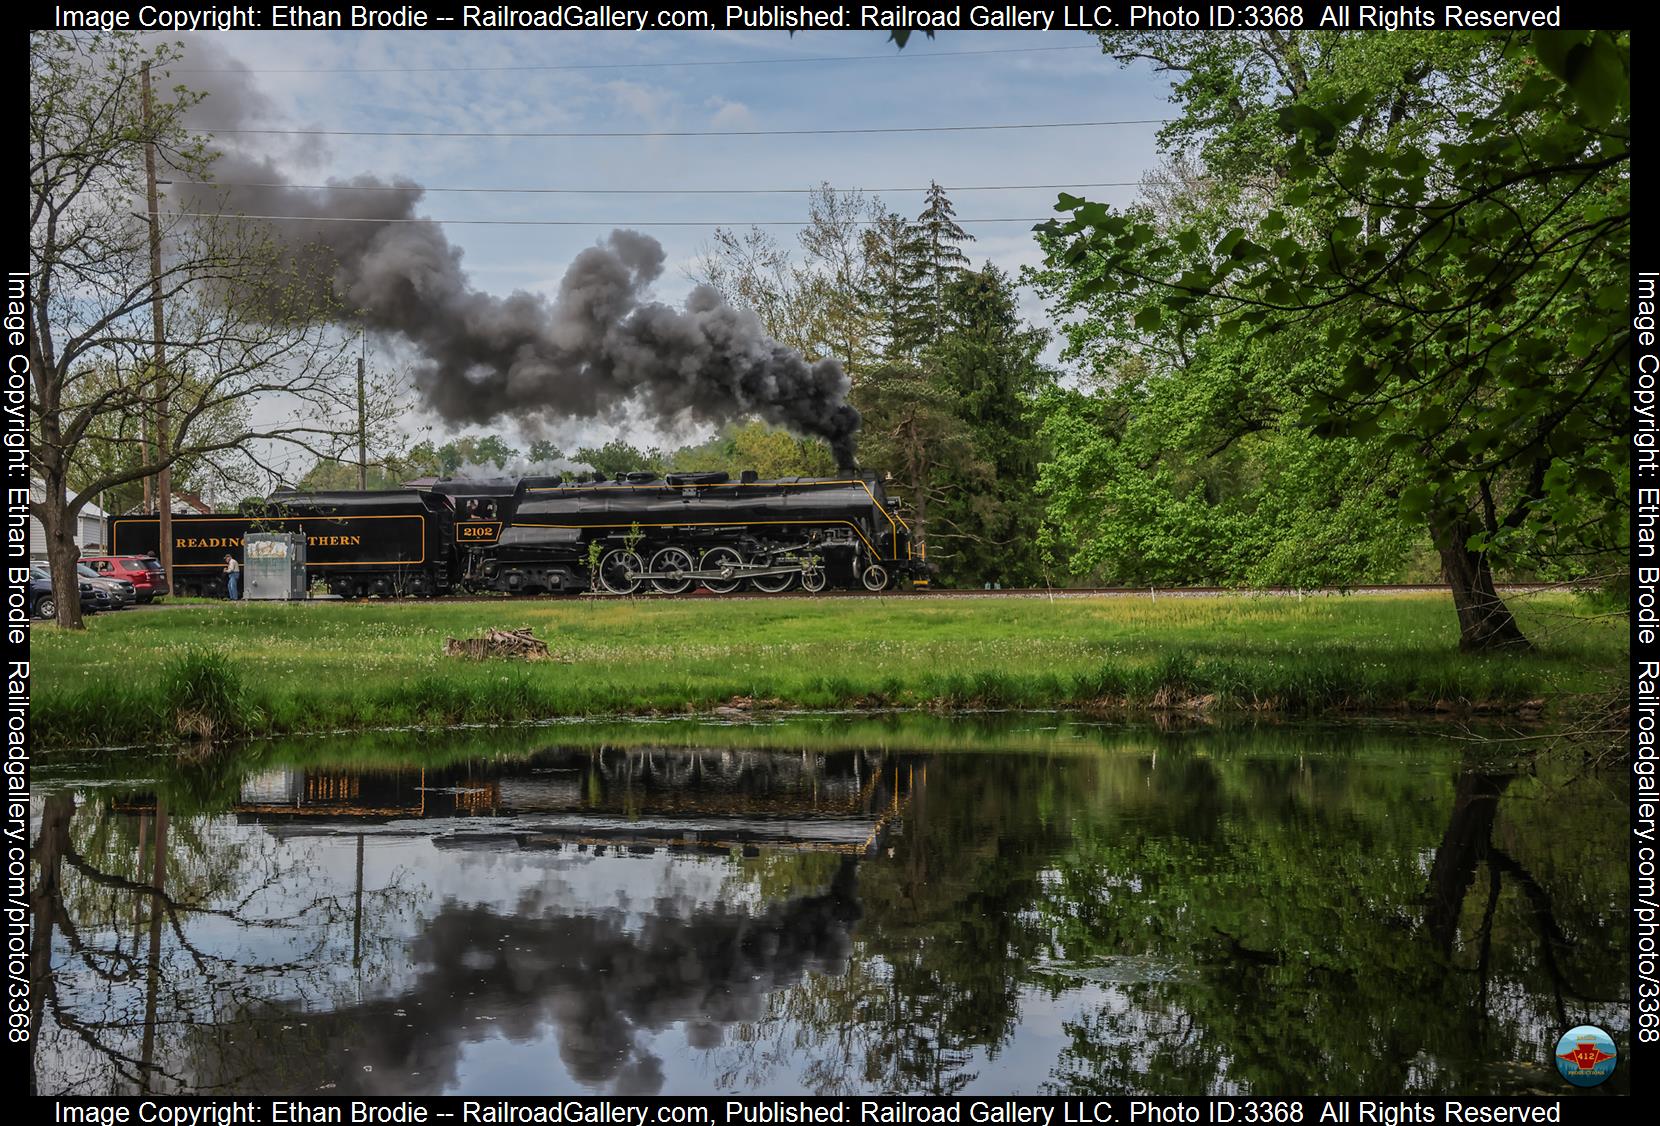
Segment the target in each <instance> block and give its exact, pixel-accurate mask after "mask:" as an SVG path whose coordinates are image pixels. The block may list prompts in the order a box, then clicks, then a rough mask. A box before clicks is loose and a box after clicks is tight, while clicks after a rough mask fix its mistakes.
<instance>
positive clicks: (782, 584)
mask: <svg viewBox="0 0 1660 1126" xmlns="http://www.w3.org/2000/svg"><path fill="white" fill-rule="evenodd" d="M749 562H750V565H751V566H753V567H770V566H772V565H773V560H772V559H771V558H770V557H769V556H765V555H757V556H756V557H755V558H754V559H751V560H750V561H749ZM749 582H750V585H751V586H753V587H754V588H755V589H756V590H758V591H760V592H761V593H763V594H782V593H784V592H785V591H786V590H789V589H790V584H791V583H793V582H795V574H794V572H790V573H788V574H783V575H756V576H755V577H753V578H751V579H750V580H749Z"/></svg>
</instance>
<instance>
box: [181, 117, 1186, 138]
mask: <svg viewBox="0 0 1660 1126" xmlns="http://www.w3.org/2000/svg"><path fill="white" fill-rule="evenodd" d="M1169 120H1170V119H1169V118H1164V117H1142V118H1129V119H1125V120H1122V121H1039V122H1026V123H1022V124H1016V125H888V126H865V127H861V128H857V129H694V130H665V129H659V130H647V131H644V132H623V131H615V132H558V133H540V132H534V133H533V132H523V133H521V132H502V133H482V132H473V131H465V132H453V133H451V132H427V131H422V130H415V129H221V128H218V127H217V126H212V125H192V126H190V128H192V129H199V130H201V131H203V132H206V133H258V134H281V135H283V136H304V137H486V138H489V137H500V138H505V139H521V140H522V139H525V138H567V139H568V138H577V137H823V136H839V135H846V134H852V133H985V132H993V131H999V130H1011V129H1093V128H1098V127H1100V126H1105V125H1163V124H1166V123H1167V122H1168V121H1169Z"/></svg>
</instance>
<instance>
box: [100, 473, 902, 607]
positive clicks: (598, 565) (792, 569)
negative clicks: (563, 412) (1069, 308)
mask: <svg viewBox="0 0 1660 1126" xmlns="http://www.w3.org/2000/svg"><path fill="white" fill-rule="evenodd" d="M596 477H597V475H596ZM250 531H286V532H301V533H302V534H304V535H305V536H306V542H307V554H306V565H307V575H308V578H309V579H310V581H312V582H314V583H315V582H318V581H321V582H323V583H326V584H327V586H328V588H329V590H330V591H331V592H332V593H334V594H338V595H340V596H342V597H346V598H353V597H367V596H380V597H402V596H432V595H441V594H447V593H450V592H452V591H486V590H494V591H502V592H506V593H513V594H539V593H581V592H585V591H590V590H591V591H594V592H596V593H606V594H633V593H636V592H640V591H658V592H662V593H665V594H682V593H685V592H687V591H690V590H694V589H696V588H698V587H700V586H701V587H704V588H706V589H708V590H710V591H712V592H714V593H716V594H728V593H731V592H733V591H736V590H739V589H743V588H747V589H753V590H760V591H766V592H769V593H776V592H781V591H785V590H788V589H790V588H791V587H793V586H796V585H798V584H799V586H800V587H801V588H802V589H803V590H806V591H807V592H809V593H817V592H818V591H821V590H824V589H826V588H827V587H838V588H850V589H864V590H871V591H879V590H885V589H888V588H889V587H891V586H894V585H896V584H898V583H901V582H905V581H910V582H914V583H916V584H918V585H924V584H926V582H927V576H928V570H929V568H928V564H927V562H926V558H925V552H924V550H923V547H922V545H921V544H920V543H917V542H915V540H914V538H913V537H912V535H911V530H910V528H909V526H908V525H906V523H905V521H904V520H903V519H902V518H901V517H900V516H899V513H898V511H897V505H895V503H894V502H893V501H892V500H890V499H889V498H888V497H887V495H886V493H885V492H884V491H883V489H882V486H881V483H880V482H879V481H878V480H877V479H876V477H875V476H873V475H871V474H844V475H843V476H841V477H836V478H809V477H796V478H787V479H783V480H774V481H762V480H759V479H757V478H756V475H755V474H754V473H748V472H746V473H744V474H743V475H742V477H741V479H740V480H738V481H732V480H730V479H729V477H728V476H727V475H726V474H725V473H680V474H670V475H669V476H667V477H658V476H656V475H655V474H650V473H631V474H627V475H625V476H624V477H623V478H621V479H620V480H616V481H607V480H605V479H604V478H597V479H595V480H592V481H576V482H569V481H563V480H561V479H559V478H548V477H540V478H539V477H530V478H524V479H522V480H518V481H483V482H480V481H450V480H441V481H438V482H436V483H433V484H431V485H429V486H426V487H422V488H410V489H401V490H390V491H383V492H327V493H304V492H296V491H282V492H277V493H273V494H272V495H271V496H270V497H268V498H267V499H266V501H265V502H264V503H263V504H261V505H258V506H253V507H250V508H248V509H247V510H245V511H244V512H241V513H234V514H232V513H224V514H218V513H215V514H211V515H206V516H175V517H174V518H173V570H174V574H175V576H176V589H178V590H179V592H180V593H182V594H202V595H208V596H210V597H211V596H218V595H220V594H222V593H223V591H224V576H223V569H224V556H225V555H226V554H227V553H229V554H231V555H234V556H236V557H237V558H238V559H240V558H241V554H242V538H243V536H245V535H246V534H247V533H248V532H250ZM111 540H112V549H113V551H114V552H116V553H118V554H146V553H151V552H154V551H156V549H157V546H158V545H159V542H160V540H159V527H158V521H157V518H156V517H154V516H132V517H121V518H118V519H116V520H114V521H112V522H111Z"/></svg>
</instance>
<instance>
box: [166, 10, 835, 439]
mask: <svg viewBox="0 0 1660 1126" xmlns="http://www.w3.org/2000/svg"><path fill="white" fill-rule="evenodd" d="M204 59H207V60H211V61H206V62H204V61H203V60H204ZM186 65H188V66H190V67H192V68H198V67H200V68H213V69H212V72H211V74H207V73H203V74H201V75H198V74H188V75H181V76H180V77H181V78H183V79H187V80H189V79H196V78H198V77H201V78H207V79H210V81H209V82H207V83H205V84H206V85H208V86H210V87H211V89H209V91H208V97H207V98H206V99H204V101H203V102H202V104H201V106H200V107H199V108H198V110H197V111H196V116H199V117H200V118H201V119H202V120H203V121H204V122H207V121H211V123H212V124H214V125H218V126H219V127H220V128H222V129H231V128H235V127H237V126H238V125H240V124H242V123H243V122H244V121H245V120H247V119H248V118H249V116H250V115H251V114H253V113H254V112H255V111H256V110H258V109H260V108H263V107H264V106H266V105H268V103H267V102H266V100H265V99H264V98H263V96H262V95H260V94H259V93H258V91H257V90H256V89H255V88H254V87H253V85H252V82H251V76H250V75H249V74H248V72H247V71H246V69H245V68H240V67H239V64H236V63H235V62H234V60H230V59H229V58H228V57H227V56H225V55H224V54H223V52H222V51H220V50H219V49H218V48H217V47H216V46H215V45H214V44H212V43H207V42H203V41H201V40H198V41H196V42H194V43H192V44H191V45H190V55H189V62H188V63H187V64H186ZM191 84H192V85H204V83H202V82H193V83H191ZM209 128H211V126H209ZM214 144H215V146H216V148H218V150H219V156H218V158H217V159H216V160H215V161H214V164H213V176H214V178H215V180H216V181H217V183H218V184H219V185H224V186H223V187H219V186H215V185H205V186H204V185H196V186H191V185H181V186H180V187H179V188H176V189H175V190H177V191H179V192H181V202H182V203H183V204H184V205H185V206H186V207H187V208H188V209H193V210H195V209H206V208H209V207H212V208H222V209H224V210H226V211H229V212H233V213H237V214H242V215H250V216H254V215H271V216H289V215H292V216H316V217H318V219H319V220H320V221H318V222H311V223H308V222H305V221H303V220H279V221H275V222H272V223H271V224H270V226H271V228H272V231H273V235H274V237H275V238H277V239H278V240H279V242H280V244H281V245H282V247H283V248H284V250H285V252H286V253H287V254H288V255H289V256H290V258H291V264H292V267H293V269H294V272H295V274H296V275H297V276H299V277H300V278H302V279H305V280H306V281H307V283H308V284H312V285H316V286H318V287H324V288H326V289H327V290H328V291H329V297H330V298H331V299H332V301H333V302H335V303H336V305H337V307H338V308H339V309H340V310H341V316H342V319H343V320H350V321H351V322H352V323H361V324H362V325H363V326H364V327H365V328H367V329H369V330H370V331H373V332H380V333H389V334H393V335H396V336H398V337H401V338H402V339H404V340H406V341H408V342H409V343H410V344H412V345H413V346H414V347H415V349H416V350H417V352H418V353H419V355H420V357H421V362H420V365H419V366H418V368H417V371H416V385H417V387H418V389H419V390H420V392H421V395H422V397H423V398H424V400H425V402H426V403H427V405H428V406H429V407H431V408H432V409H433V410H434V411H436V412H437V413H438V414H439V415H441V416H442V417H444V418H446V419H448V420H450V421H452V422H457V423H488V422H491V421H494V420H496V419H498V418H501V417H503V416H509V417H512V418H514V419H517V420H519V421H531V420H536V421H553V420H557V419H560V418H595V417H602V416H612V415H615V414H616V413H617V412H618V411H619V409H620V408H622V407H624V406H625V405H636V406H638V407H639V408H641V409H644V410H645V411H647V412H648V413H649V414H650V415H651V416H653V417H654V418H657V419H660V420H662V421H664V422H666V423H670V424H673V423H675V422H679V421H681V420H685V419H691V420H696V421H701V422H706V423H720V422H725V421H728V420H731V419H735V418H739V417H742V416H745V415H755V416H757V417H759V418H761V419H763V420H765V421H766V422H769V423H773V424H774V425H778V426H783V427H786V428H788V429H790V430H793V431H795V432H796V433H799V434H804V435H809V436H813V437H819V438H823V439H824V440H825V441H826V442H828V443H829V445H830V448H831V450H832V451H833V452H834V453H835V456H836V463H837V464H838V465H839V466H842V467H843V468H851V467H852V466H853V465H854V435H855V433H856V431H857V430H858V428H859V412H858V411H857V410H855V409H854V408H853V407H852V406H851V405H850V404H849V403H848V401H847V394H848V379H847V374H846V372H845V371H843V370H842V366H841V364H840V363H838V362H837V361H835V360H833V359H823V360H817V361H812V362H809V361H808V360H807V359H805V358H804V357H803V356H802V355H801V353H799V352H797V351H796V350H794V349H793V348H788V347H785V346H784V345H782V344H780V343H778V342H777V341H776V340H774V339H772V338H771V337H770V336H768V335H767V333H766V330H765V329H764V328H763V327H762V325H761V322H760V320H759V318H757V317H756V316H755V315H754V314H753V313H751V312H749V311H748V310H745V309H738V308H734V307H733V306H731V305H729V304H727V303H726V302H725V301H724V300H723V299H722V298H721V296H720V294H718V293H717V292H716V291H715V290H713V289H711V288H710V287H708V286H702V285H700V286H697V287H695V288H694V289H693V290H692V291H691V294H690V295H689V296H688V297H687V298H686V303H685V306H684V307H683V308H679V309H675V308H672V307H670V306H668V305H664V304H661V303H658V302H654V301H651V300H649V298H648V293H649V290H650V287H651V286H652V284H653V283H654V282H656V281H657V280H658V279H659V278H660V277H661V276H662V273H663V264H664V252H663V248H662V246H661V245H660V244H659V243H658V242H657V240H656V239H653V238H651V237H650V236H649V235H644V234H641V233H640V232H638V231H629V230H614V231H612V232H611V234H610V235H608V236H607V237H606V238H605V239H604V240H603V241H602V242H601V243H600V244H599V245H597V246H593V247H589V248H588V249H586V250H584V251H582V252H581V253H580V254H578V255H577V256H576V259H575V261H573V262H572V263H571V265H570V267H569V268H568V269H567V270H566V271H565V276H564V279H563V280H562V281H561V282H560V285H559V292H558V294H557V296H555V297H554V299H553V300H551V301H549V300H547V299H546V298H544V297H541V296H539V295H537V294H532V293H526V292H523V291H519V292H516V293H513V294H511V295H509V296H507V297H497V296H495V295H493V294H488V293H481V292H480V291H478V290H477V289H475V288H473V286H472V285H471V283H470V282H469V280H468V277H467V274H466V272H465V271H464V270H463V269H462V267H461V250H460V249H459V248H458V247H456V246H453V245H451V243H450V242H449V240H448V239H447V238H446V237H445V236H444V232H443V230H442V229H441V227H440V226H439V225H438V224H437V223H433V222H430V221H427V220H423V219H420V218H419V217H418V216H417V215H416V205H417V204H418V203H419V202H420V200H421V197H422V194H423V192H422V189H421V187H420V185H418V184H415V183H413V182H410V181H406V180H399V181H383V180H379V179H377V178H375V177H372V176H359V177H356V178H354V179H352V180H346V181H331V183H339V184H341V185H352V186H355V188H356V190H352V188H349V187H348V188H344V189H343V190H332V191H331V190H326V189H307V188H301V187H294V186H292V178H291V177H290V176H289V175H288V174H287V173H286V172H285V171H284V169H282V168H281V167H280V166H279V164H278V161H277V160H276V159H275V158H273V156H272V155H270V154H268V153H248V152H244V151H241V150H239V148H238V147H237V146H236V144H235V143H234V142H226V141H225V140H224V139H223V135H222V136H221V137H216V138H215V141H214ZM240 185H262V186H252V187H250V186H240ZM364 189H371V190H364ZM386 189H397V190H386ZM341 220H352V221H341Z"/></svg>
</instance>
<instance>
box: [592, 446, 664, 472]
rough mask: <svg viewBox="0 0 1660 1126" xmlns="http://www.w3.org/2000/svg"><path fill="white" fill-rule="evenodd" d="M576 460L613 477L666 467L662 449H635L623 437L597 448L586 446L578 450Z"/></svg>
mask: <svg viewBox="0 0 1660 1126" xmlns="http://www.w3.org/2000/svg"><path fill="white" fill-rule="evenodd" d="M576 460H577V461H579V462H582V463H583V464H585V465H588V466H590V467H592V468H593V469H596V470H598V471H599V472H601V473H603V474H605V475H606V476H607V477H611V478H616V477H621V476H622V475H623V474H624V473H662V472H663V470H664V468H665V466H664V464H663V451H662V450H659V449H657V448H656V447H653V448H651V449H648V450H639V449H635V448H634V447H633V446H631V445H629V444H628V443H627V442H625V441H623V440H622V439H621V438H613V439H611V440H610V441H609V442H607V443H605V445H603V446H599V447H597V448H594V447H588V446H584V447H583V448H582V449H579V450H577V451H576Z"/></svg>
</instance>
